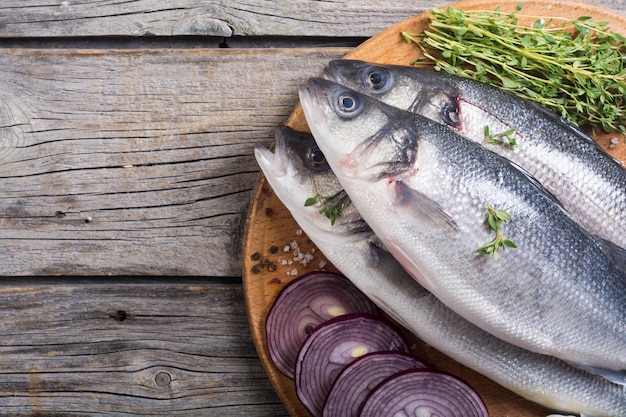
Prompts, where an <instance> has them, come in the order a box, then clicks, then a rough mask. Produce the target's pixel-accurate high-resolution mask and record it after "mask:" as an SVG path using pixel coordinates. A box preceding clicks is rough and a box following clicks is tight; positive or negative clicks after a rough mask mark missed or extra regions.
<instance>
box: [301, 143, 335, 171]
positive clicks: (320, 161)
mask: <svg viewBox="0 0 626 417" xmlns="http://www.w3.org/2000/svg"><path fill="white" fill-rule="evenodd" d="M306 159H307V163H308V165H309V167H310V168H311V169H314V170H316V171H325V170H328V169H330V167H329V166H328V162H326V157H325V156H324V153H323V152H322V151H321V150H320V148H318V147H317V146H314V147H311V148H310V149H309V151H308V152H307V158H306Z"/></svg>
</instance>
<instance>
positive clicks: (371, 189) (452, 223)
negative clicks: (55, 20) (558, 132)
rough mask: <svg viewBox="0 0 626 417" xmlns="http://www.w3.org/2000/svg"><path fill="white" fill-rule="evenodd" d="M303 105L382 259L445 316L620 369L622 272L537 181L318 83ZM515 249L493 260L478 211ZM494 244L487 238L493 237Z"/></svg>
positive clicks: (624, 303) (424, 123)
mask: <svg viewBox="0 0 626 417" xmlns="http://www.w3.org/2000/svg"><path fill="white" fill-rule="evenodd" d="M300 101H301V103H302V106H303V109H304V114H305V116H306V119H307V122H308V124H309V127H310V128H311V131H312V133H313V135H314V137H315V140H316V142H317V144H318V146H319V147H320V149H321V150H322V152H323V153H324V155H325V156H326V159H327V161H328V163H329V165H330V167H331V168H332V170H333V171H334V173H335V175H336V176H337V178H338V179H339V182H340V183H341V185H342V186H343V188H344V190H345V191H346V192H347V194H348V195H349V196H350V199H351V200H352V203H353V204H354V205H355V207H356V208H357V210H358V212H359V213H360V214H361V215H362V216H363V218H364V219H365V220H366V221H367V223H368V225H369V226H370V227H371V228H372V230H373V231H374V232H375V233H376V235H377V236H378V238H380V239H381V241H382V242H383V243H384V245H385V247H386V248H387V249H388V250H389V251H390V252H391V253H392V254H393V256H394V257H395V258H396V259H398V260H399V261H400V263H401V264H402V266H403V267H404V268H405V269H406V270H407V271H408V272H409V273H410V274H411V275H412V276H413V277H414V278H415V279H416V280H417V281H418V282H419V283H420V284H422V285H423V286H424V287H425V288H426V289H428V290H429V291H430V292H432V293H433V294H434V295H435V296H437V297H438V298H439V299H440V300H441V301H442V302H443V303H445V304H446V305H447V306H448V307H449V308H451V309H453V310H455V311H456V312H457V313H458V314H459V315H461V316H462V317H464V318H465V319H467V320H469V321H470V322H472V323H474V324H475V325H477V326H479V327H481V328H482V329H484V330H485V331H487V332H489V333H491V334H493V335H495V336H496V337H500V338H502V339H503V340H506V341H508V342H509V343H512V344H515V345H517V346H520V347H523V348H525V349H528V350H531V351H535V352H538V353H544V354H548V355H552V356H555V357H558V358H561V359H563V360H567V361H571V362H573V363H576V364H578V365H580V366H586V367H594V368H599V369H608V370H610V371H613V372H614V373H615V375H616V378H615V379H619V378H621V375H620V372H621V371H623V370H624V369H626V277H625V276H624V272H623V271H621V270H620V268H622V267H623V265H619V264H618V262H619V261H618V260H616V259H615V256H614V254H613V252H612V251H611V249H614V248H613V247H611V246H608V245H605V244H604V242H603V241H600V240H597V239H595V238H594V237H593V236H591V235H590V234H589V233H588V232H586V231H585V229H583V228H582V227H581V226H580V225H579V224H578V223H576V222H575V221H573V220H572V219H571V218H570V217H569V215H568V214H567V213H566V212H565V211H564V210H563V209H562V207H560V206H559V205H558V203H557V202H556V201H555V200H554V199H553V197H552V196H551V195H550V194H549V193H548V192H547V191H545V190H544V189H543V188H542V187H541V186H540V185H539V184H538V183H537V182H536V181H534V180H533V179H532V178H531V177H528V176H527V175H526V174H525V173H523V172H522V171H519V170H517V169H516V168H515V167H514V166H512V165H511V164H510V163H509V162H508V161H507V160H506V159H504V158H502V157H500V156H498V155H496V154H495V153H492V152H490V151H488V150H486V149H485V148H483V147H482V146H481V145H479V144H477V143H475V142H472V141H470V140H468V139H465V138H464V137H462V136H460V135H458V134H457V133H455V132H453V131H452V130H451V129H449V128H447V127H445V126H443V125H441V124H439V123H435V122H433V121H432V120H429V119H427V118H424V117H422V116H420V115H418V114H414V113H410V112H406V111H402V110H400V109H397V108H395V107H391V106H388V105H386V104H384V103H382V102H380V101H377V100H375V99H372V98H370V97H367V96H365V95H362V94H359V93H357V92H355V91H353V90H350V89H348V88H346V87H344V86H341V85H338V84H336V83H333V82H331V81H327V80H323V79H311V80H309V83H308V87H307V86H303V87H302V88H301V89H300ZM489 206H490V207H492V208H493V209H495V210H502V211H504V212H506V213H508V214H509V215H510V220H509V221H508V222H507V223H506V224H505V226H504V227H503V230H500V231H499V233H501V234H503V235H504V236H506V238H508V239H510V240H511V241H513V242H515V244H517V248H507V249H506V250H502V249H500V250H499V252H500V259H499V260H498V261H496V260H494V259H493V257H491V256H486V255H485V254H483V253H481V252H480V251H478V250H477V249H478V248H480V247H481V246H483V245H485V243H486V242H490V241H492V240H494V232H493V231H492V230H491V229H490V228H489V227H488V226H487V225H486V222H485V217H486V213H487V208H488V207H489ZM497 236H498V235H497V234H496V237H497Z"/></svg>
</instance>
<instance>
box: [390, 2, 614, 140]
mask: <svg viewBox="0 0 626 417" xmlns="http://www.w3.org/2000/svg"><path fill="white" fill-rule="evenodd" d="M522 7H523V3H520V4H519V5H518V6H517V7H516V9H515V11H514V12H511V13H506V14H505V13H503V12H501V11H500V8H499V7H498V8H496V9H495V11H493V12H491V11H484V10H482V11H479V10H472V11H463V10H460V9H456V8H452V7H448V8H446V9H435V10H432V12H431V20H430V23H429V26H428V28H427V29H426V30H425V31H423V32H422V33H421V34H418V35H412V34H409V33H406V32H403V33H402V35H403V36H404V39H405V40H407V41H408V42H415V43H416V44H417V45H418V47H419V48H420V49H421V51H422V54H423V56H422V57H421V58H418V60H416V62H415V64H420V63H425V64H427V65H433V66H434V68H435V69H437V70H444V71H447V72H449V73H452V74H456V75H459V76H463V77H468V78H472V79H475V80H479V81H482V82H487V83H492V84H495V85H498V86H500V87H501V88H503V89H505V90H509V91H512V92H514V93H516V94H518V95H520V96H522V97H525V98H527V99H530V100H534V101H536V102H538V103H540V104H541V105H543V106H545V107H547V108H549V109H551V110H553V111H554V112H555V113H557V114H559V115H561V116H562V117H564V118H566V119H568V120H570V121H571V122H572V123H574V124H576V125H579V126H583V125H588V126H589V127H590V128H592V130H593V131H596V130H597V129H601V130H604V131H613V132H614V131H619V132H621V133H622V136H623V137H626V106H625V105H624V104H626V103H625V102H624V98H623V97H624V94H626V60H624V54H625V53H626V39H625V38H624V36H622V35H620V34H618V33H615V32H613V31H611V30H610V28H609V25H608V22H596V21H594V20H592V18H591V17H589V16H581V17H578V18H576V19H566V18H559V17H545V18H540V17H538V16H529V15H522V14H520V13H518V12H519V11H520V10H521V9H522ZM518 19H521V20H523V21H527V22H531V21H534V22H533V23H532V24H530V25H524V24H521V23H520V22H519V21H518Z"/></svg>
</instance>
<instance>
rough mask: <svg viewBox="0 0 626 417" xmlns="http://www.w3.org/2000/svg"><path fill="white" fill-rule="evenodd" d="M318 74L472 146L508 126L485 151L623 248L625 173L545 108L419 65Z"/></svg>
mask: <svg viewBox="0 0 626 417" xmlns="http://www.w3.org/2000/svg"><path fill="white" fill-rule="evenodd" d="M372 74H376V75H377V77H378V78H376V80H377V81H378V83H377V84H372V82H371V81H370V80H371V78H370V77H371V76H372ZM325 75H326V77H327V78H329V79H331V80H333V81H336V82H338V83H340V84H342V85H345V86H347V87H350V88H352V89H354V90H357V91H359V92H362V93H364V94H367V95H370V96H372V97H375V98H376V99H378V100H381V101H383V102H385V103H387V104H389V105H392V106H395V107H398V108H401V109H405V110H410V111H412V112H416V113H419V114H422V115H424V116H426V117H428V118H431V119H432V120H434V121H436V122H438V123H442V124H445V125H448V126H450V127H451V128H452V129H453V130H455V131H456V132H458V133H460V134H462V135H463V136H465V137H467V138H469V139H471V140H473V141H475V142H479V143H483V142H484V141H485V127H489V129H490V132H491V133H492V134H498V133H503V132H505V131H507V130H508V129H511V128H512V129H514V132H513V133H512V136H513V137H514V138H515V139H516V141H517V145H516V146H515V148H514V149H509V148H508V147H507V146H494V145H486V147H487V148H488V149H490V150H491V151H494V152H496V153H499V154H501V155H503V156H505V157H506V158H508V159H510V160H512V161H514V162H515V163H516V164H518V165H520V166H521V167H523V168H524V169H525V170H526V171H528V172H529V173H530V174H532V175H533V176H534V177H535V178H537V180H539V181H540V182H541V183H542V184H543V186H544V187H545V188H546V189H548V190H550V191H551V192H552V193H554V195H556V196H557V197H558V198H559V199H560V200H561V202H562V204H563V205H564V206H565V207H566V208H567V210H568V211H569V212H570V213H571V214H572V216H573V217H574V218H575V219H576V220H577V221H578V222H580V223H581V224H582V225H583V226H584V227H586V228H587V229H588V230H589V231H590V232H591V233H593V234H596V235H598V236H600V237H602V238H603V239H607V240H609V241H611V242H614V243H615V244H616V245H618V246H621V247H622V248H626V170H625V169H624V168H623V166H622V164H621V163H620V162H618V161H616V160H615V159H613V158H612V157H610V156H609V155H608V154H606V152H604V150H602V149H601V148H600V147H599V146H598V145H597V144H596V143H595V142H594V141H593V139H591V138H590V137H589V136H587V135H586V134H585V133H584V132H582V131H581V130H580V129H578V128H576V127H575V126H573V125H572V124H570V123H569V122H567V121H565V120H564V119H562V118H560V117H558V116H557V115H556V114H554V113H552V112H551V111H549V110H547V109H545V108H543V107H541V106H539V105H537V104H536V103H534V102H530V101H528V100H525V99H522V98H520V97H518V96H515V95H513V94H511V93H508V92H505V91H504V90H502V89H499V88H497V87H494V86H490V85H487V84H484V83H480V82H478V81H475V80H471V79H467V78H462V77H458V76H454V75H451V74H447V73H445V72H438V71H433V70H429V69H423V68H415V67H407V66H398V65H377V64H372V63H368V62H363V61H357V60H335V61H331V62H330V64H329V66H328V68H327V69H326V71H325Z"/></svg>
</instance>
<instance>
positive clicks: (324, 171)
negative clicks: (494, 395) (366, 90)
mask: <svg viewBox="0 0 626 417" xmlns="http://www.w3.org/2000/svg"><path fill="white" fill-rule="evenodd" d="M255 156H256V159H257V161H258V163H259V165H260V167H261V169H262V170H263V173H264V174H265V178H266V179H267V180H268V182H269V183H270V185H271V186H272V189H273V190H274V192H275V193H276V195H277V196H278V198H279V199H280V200H281V201H282V202H283V204H284V205H285V206H286V207H287V209H288V210H289V211H290V212H291V214H292V216H293V217H294V219H295V220H296V222H297V223H298V224H299V225H300V227H301V228H302V230H303V231H304V232H305V233H306V234H307V236H308V237H309V238H310V239H311V240H312V241H313V242H314V243H315V244H316V245H317V247H318V248H319V249H320V250H321V251H322V252H323V253H324V255H325V256H326V257H327V258H328V260H329V261H331V262H332V263H333V265H335V266H336V267H337V268H338V269H339V270H340V271H341V272H342V273H343V274H344V275H346V276H347V277H348V278H349V279H350V280H351V281H352V282H353V283H354V284H355V285H356V286H357V287H358V288H359V289H361V291H363V292H364V293H365V294H367V295H368V296H369V297H370V298H371V299H372V300H373V301H374V302H376V303H377V304H378V305H379V307H381V308H382V309H383V310H385V311H386V312H387V313H388V314H389V315H390V316H392V317H393V318H395V319H396V320H397V321H398V322H399V323H401V324H402V325H404V326H405V327H406V328H407V329H408V330H410V331H411V332H413V333H414V334H415V335H417V336H418V337H419V338H421V339H422V340H423V341H424V342H426V343H428V344H429V345H431V346H433V347H434V348H436V349H438V350H439V351H441V352H443V353H445V354H447V355H448V356H450V357H452V358H454V359H455V360H457V361H458V362H460V363H462V364H464V365H465V366H467V367H469V368H472V369H474V370H475V371H477V372H479V373H482V374H483V375H485V376H487V377H489V378H491V379H492V380H494V381H495V382H497V383H499V384H501V385H502V386H504V387H506V388H508V389H510V390H512V391H514V392H516V393H517V394H519V395H521V396H523V397H525V398H527V399H528V400H530V401H534V402H536V403H538V404H542V405H544V406H545V407H548V408H550V409H554V410H559V411H561V412H567V413H576V414H581V415H584V416H587V417H591V416H594V417H609V416H623V415H626V394H624V391H623V389H622V387H620V386H619V385H616V384H612V383H610V382H608V381H607V380H605V379H603V378H601V377H598V376H596V375H591V374H589V373H587V372H585V371H582V370H580V369H577V368H575V367H573V366H571V365H569V364H567V363H565V362H563V361H561V360H559V359H556V358H553V357H550V356H546V355H540V354H536V353H532V352H529V351H527V350H524V349H521V348H519V347H517V346H513V345H511V344H508V343H506V342H504V341H502V340H500V339H498V338H496V337H494V336H492V335H490V334H489V333H486V332H484V331H482V330H481V329H479V328H478V327H476V326H474V325H473V324H471V323H469V322H468V321H466V320H464V319H463V318H462V317H460V316H458V315H457V314H456V313H454V312H453V311H452V310H450V309H448V308H447V307H446V306H445V305H443V304H442V303H441V302H440V301H439V300H437V298H435V297H434V296H433V295H432V294H430V293H428V292H427V291H426V290H425V289H424V288H422V287H421V286H420V285H418V284H417V283H416V282H415V281H414V280H413V279H412V278H411V277H410V276H409V275H408V274H407V273H406V272H405V271H404V269H403V268H402V267H401V265H400V264H399V263H398V262H397V261H396V260H395V259H394V258H393V257H391V256H390V255H389V254H388V253H387V252H385V251H383V250H381V249H380V248H379V243H378V240H377V239H376V237H375V236H374V234H373V233H372V231H371V230H370V229H369V228H368V227H367V224H365V222H364V221H363V219H362V218H360V216H359V215H358V213H357V212H355V211H354V207H353V206H352V205H351V202H350V200H349V199H347V198H346V197H345V193H344V191H343V190H342V188H341V185H340V184H339V181H338V180H337V179H336V177H335V176H334V175H333V174H332V172H331V171H330V170H329V168H328V165H327V164H326V163H325V162H324V160H323V156H322V155H321V152H320V151H319V149H318V148H317V146H316V144H315V142H314V141H313V140H312V138H311V137H310V135H306V134H304V133H299V132H295V131H293V130H292V129H290V128H288V127H279V128H278V129H277V130H276V148H275V152H274V153H272V152H271V151H269V150H268V149H265V148H257V149H255ZM316 191H317V192H319V193H320V194H322V195H325V196H335V197H336V198H335V199H333V201H332V202H331V201H327V202H325V204H341V206H342V208H343V213H344V215H342V216H339V217H338V218H337V219H336V222H335V224H334V225H332V226H331V223H330V221H329V219H328V218H327V217H326V216H324V215H323V214H320V212H319V210H320V206H319V205H317V206H310V207H305V206H304V201H306V199H307V198H308V197H310V196H311V195H313V194H314V193H315V192H316Z"/></svg>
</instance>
